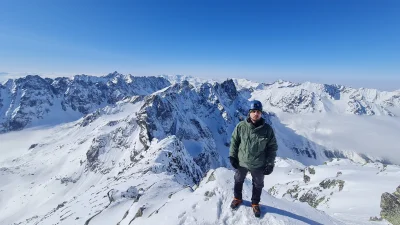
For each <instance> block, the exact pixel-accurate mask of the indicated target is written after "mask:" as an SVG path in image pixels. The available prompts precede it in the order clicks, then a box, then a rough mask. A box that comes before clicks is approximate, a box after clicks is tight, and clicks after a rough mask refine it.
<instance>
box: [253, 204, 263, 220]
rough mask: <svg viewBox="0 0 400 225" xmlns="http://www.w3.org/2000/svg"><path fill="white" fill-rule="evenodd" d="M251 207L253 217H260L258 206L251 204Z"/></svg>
mask: <svg viewBox="0 0 400 225" xmlns="http://www.w3.org/2000/svg"><path fill="white" fill-rule="evenodd" d="M251 207H252V208H253V212H254V216H255V217H260V215H261V212H260V205H258V204H251Z"/></svg>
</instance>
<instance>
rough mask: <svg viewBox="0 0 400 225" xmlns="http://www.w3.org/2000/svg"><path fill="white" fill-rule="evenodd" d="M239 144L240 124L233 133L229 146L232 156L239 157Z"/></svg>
mask: <svg viewBox="0 0 400 225" xmlns="http://www.w3.org/2000/svg"><path fill="white" fill-rule="evenodd" d="M239 145H240V134H239V125H237V126H236V127H235V129H234V130H233V133H232V138H231V147H230V148H229V156H230V157H234V158H236V159H239V158H238V152H239Z"/></svg>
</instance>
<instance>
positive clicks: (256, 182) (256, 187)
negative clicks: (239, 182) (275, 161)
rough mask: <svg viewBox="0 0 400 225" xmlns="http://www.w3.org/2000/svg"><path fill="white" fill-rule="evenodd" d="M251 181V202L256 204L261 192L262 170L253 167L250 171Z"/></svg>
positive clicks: (262, 183) (262, 185)
mask: <svg viewBox="0 0 400 225" xmlns="http://www.w3.org/2000/svg"><path fill="white" fill-rule="evenodd" d="M250 173H251V177H252V183H253V194H252V197H251V204H254V205H258V203H259V202H260V197H261V192H262V189H263V187H264V170H263V169H255V170H252V171H250Z"/></svg>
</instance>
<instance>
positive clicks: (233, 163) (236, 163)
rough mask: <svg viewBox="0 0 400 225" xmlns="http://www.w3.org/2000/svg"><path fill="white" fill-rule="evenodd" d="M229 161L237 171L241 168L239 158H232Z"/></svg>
mask: <svg viewBox="0 0 400 225" xmlns="http://www.w3.org/2000/svg"><path fill="white" fill-rule="evenodd" d="M229 161H230V162H231V165H232V167H233V168H235V169H237V168H238V167H239V160H238V159H237V158H234V157H232V156H230V157H229Z"/></svg>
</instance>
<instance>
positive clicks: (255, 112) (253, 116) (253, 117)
mask: <svg viewBox="0 0 400 225" xmlns="http://www.w3.org/2000/svg"><path fill="white" fill-rule="evenodd" d="M260 118H261V111H260V110H250V119H251V120H253V121H257V120H259V119H260Z"/></svg>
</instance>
